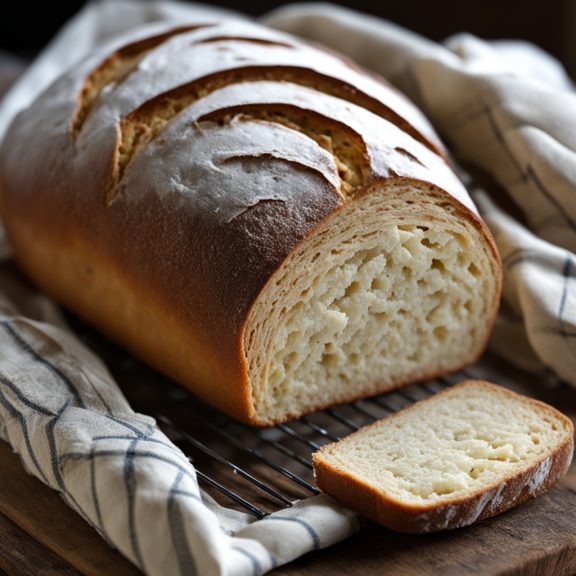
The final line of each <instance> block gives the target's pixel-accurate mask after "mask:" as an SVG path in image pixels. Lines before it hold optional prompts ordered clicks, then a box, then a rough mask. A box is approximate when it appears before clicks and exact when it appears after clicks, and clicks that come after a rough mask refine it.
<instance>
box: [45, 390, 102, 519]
mask: <svg viewBox="0 0 576 576" xmlns="http://www.w3.org/2000/svg"><path fill="white" fill-rule="evenodd" d="M68 406H70V401H69V400H66V402H64V404H63V405H62V406H61V407H60V410H58V412H57V413H56V414H55V415H54V417H53V418H51V419H50V421H49V422H48V424H47V425H46V438H47V440H48V447H49V449H50V462H51V464H52V474H53V476H54V478H55V479H56V483H57V485H58V489H59V490H60V493H61V494H62V497H63V498H64V500H66V501H67V503H68V505H69V506H70V507H71V508H73V509H74V510H76V512H77V513H78V514H80V516H82V518H84V520H86V522H88V524H90V525H92V524H93V523H92V521H91V520H90V518H89V517H88V516H87V515H86V513H85V512H84V511H83V509H82V508H81V507H80V505H79V504H78V502H77V500H76V498H74V496H73V495H72V494H70V492H69V491H68V490H67V488H66V485H65V484H64V479H63V478H62V474H61V472H60V461H59V458H58V449H57V448H56V434H55V430H56V424H58V421H59V420H60V418H61V417H62V415H63V414H64V412H65V411H66V409H67V408H68Z"/></svg>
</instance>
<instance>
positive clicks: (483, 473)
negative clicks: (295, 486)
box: [314, 380, 574, 533]
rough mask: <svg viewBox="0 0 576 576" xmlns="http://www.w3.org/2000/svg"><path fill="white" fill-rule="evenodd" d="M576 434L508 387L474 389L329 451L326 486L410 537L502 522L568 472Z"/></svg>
mask: <svg viewBox="0 0 576 576" xmlns="http://www.w3.org/2000/svg"><path fill="white" fill-rule="evenodd" d="M573 451H574V426H573V425H572V422H571V420H570V419H569V418H567V417H566V416H564V415H563V414H561V413H560V412H558V410H556V409H554V408H552V407H551V406H548V405H547V404H544V403H542V402H539V401H537V400H533V399H530V398H526V397H524V396H521V395H519V394H516V393H514V392H511V391H510V390H507V389H506V388H502V387H500V386H496V385H495V384H490V383H488V382H481V381H472V380H470V381H467V382H464V383H462V384H459V385H457V386H455V387H453V388H451V389H447V390H445V391H444V392H441V393H439V394H437V395H435V396H433V397H432V398H429V399H428V400H424V401H421V402H417V403H416V404H414V405H412V406H411V407H409V408H406V409H404V410H402V411H400V412H397V413H396V414H393V415H392V416H390V417H388V418H385V419H384V420H380V421H378V422H376V423H374V424H372V425H370V426H368V427H366V428H364V429H361V430H359V431H358V432H355V433H354V434H351V435H350V436H348V437H346V438H344V439H343V440H341V441H340V442H337V443H333V444H328V445H326V446H323V447H322V448H321V449H320V451H319V452H317V453H316V454H314V473H315V475H316V482H317V484H318V486H319V487H320V488H321V489H322V490H324V491H326V492H327V493H328V494H331V495H332V496H333V497H334V498H335V499H337V500H339V501H340V502H342V503H343V504H345V505H347V506H349V507H350V508H353V509H355V510H358V511H359V512H361V513H362V514H364V515H366V516H368V517H369V518H371V519H373V520H375V521H376V522H379V523H380V524H383V525H384V526H387V527H388V528H392V529H393V530H399V531H401V532H411V533H422V532H436V531H439V530H446V529H449V528H458V527H461V526H467V525H468V524H472V523H473V522H476V521H477V520H482V519H484V518H489V517H491V516H495V515H496V514H499V513H501V512H504V511H505V510H508V509H510V508H512V507H514V506H517V505H518V504H521V503H522V502H524V501H526V500H528V499H529V498H533V497H534V496H537V495H538V494H540V493H542V492H544V490H546V489H547V488H549V487H550V486H551V485H552V484H554V482H556V481H557V480H558V479H560V478H561V477H562V476H563V475H564V474H565V473H566V471H567V470H568V467H569V466H570V463H571V461H572V454H573Z"/></svg>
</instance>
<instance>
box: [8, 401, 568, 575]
mask: <svg viewBox="0 0 576 576" xmlns="http://www.w3.org/2000/svg"><path fill="white" fill-rule="evenodd" d="M541 395H542V394H541ZM546 396H548V397H547V398H546ZM544 397H545V399H547V400H548V401H550V400H552V399H553V400H555V402H554V403H556V404H558V405H560V407H561V408H562V409H563V410H564V411H565V412H568V413H570V414H576V392H575V391H572V390H563V391H560V393H558V392H554V391H549V393H548V394H546V393H545V394H544ZM2 571H3V572H4V573H5V574H8V575H10V576H19V575H36V574H38V575H39V574H42V575H50V574H64V575H72V574H89V575H96V574H98V575H101V574H104V575H114V576H123V575H131V574H138V573H139V572H138V570H137V569H136V568H134V567H133V566H132V565H131V564H130V563H129V562H128V561H127V560H125V559H124V558H123V557H122V556H120V554H118V553H117V552H115V551H113V550H111V549H110V548H109V547H108V546H107V545H106V544H105V543H104V541H103V540H101V538H100V537H99V536H98V535H97V534H96V532H95V531H94V530H93V529H92V528H91V527H90V526H88V525H87V524H86V523H85V522H84V521H83V520H81V518H80V517H79V516H77V515H76V514H75V513H74V512H73V511H72V510H71V509H69V508H68V507H67V506H66V505H65V504H64V502H63V501H62V500H61V499H60V497H59V496H58V495H57V494H56V493H55V492H54V491H52V490H50V489H49V488H47V487H46V486H44V485H43V484H41V483H40V482H39V481H38V480H36V479H35V478H33V477H31V476H28V475H27V474H26V473H25V471H24V470H23V468H22V466H21V465H20V461H19V460H18V458H17V457H16V456H15V455H14V454H13V453H12V452H11V451H10V448H9V447H8V446H7V445H6V444H4V443H2V442H0V573H2ZM272 574H273V575H275V576H279V575H286V576H288V575H290V576H312V575H314V576H336V575H346V576H356V575H358V576H372V575H380V574H385V575H386V576H397V575H398V576H404V575H405V576H414V575H435V576H440V575H442V576H451V575H454V576H462V575H465V574H475V575H478V574H480V575H483V574H485V575H491V576H492V575H496V574H499V575H504V574H505V575H507V576H511V575H514V574H523V575H525V574H527V575H534V576H548V575H550V576H551V575H554V576H563V575H566V576H568V575H573V574H576V466H575V465H573V466H572V468H571V470H570V472H569V474H568V475H567V476H566V478H564V479H563V480H562V482H561V483H560V484H559V485H558V486H556V487H554V488H553V489H552V490H550V491H549V492H548V493H547V494H544V495H543V496H541V497H539V498H537V499H536V500H534V501H532V502H529V503H527V504H525V505H523V506H521V507H520V508H518V509H516V510H512V511H510V512H507V513H505V514H503V515H501V516H499V517H497V518H494V519H492V520H487V521H484V522H481V523H479V524H477V525H476V526H472V527H470V528H467V529H462V530H457V531H454V532H449V533H442V534H434V535H426V536H407V535H402V534H395V533H393V532H391V531H388V530H385V529H384V528H381V527H378V526H375V525H371V526H369V527H368V528H367V529H365V530H364V531H362V532H361V533H359V534H357V535H356V536H354V537H352V538H350V539H348V540H347V541H345V542H342V543H340V544H338V545H336V546H333V547H332V548H330V549H327V550H323V551H319V552H314V553H311V554H308V555H307V556H305V557H303V558H301V559H299V560H297V561H295V562H293V563H292V564H290V565H289V566H285V567H281V568H278V569H276V570H275V571H274V572H273V573H272Z"/></svg>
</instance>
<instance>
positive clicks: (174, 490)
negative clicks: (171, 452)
mask: <svg viewBox="0 0 576 576" xmlns="http://www.w3.org/2000/svg"><path fill="white" fill-rule="evenodd" d="M183 476H184V474H183V473H182V470H180V471H179V472H178V474H177V475H176V478H175V479H174V482H173V484H172V487H171V488H170V495H169V496H168V505H167V512H168V522H169V524H170V531H171V532H172V542H173V544H174V549H175V550H176V556H177V557H178V566H179V567H180V574H182V576H194V575H195V574H198V569H197V567H196V562H195V560H194V555H193V554H192V551H191V550H190V546H189V545H188V538H187V537H186V528H185V527H184V522H183V520H182V512H181V511H180V507H179V506H178V502H177V501H176V496H177V495H182V494H183V492H180V491H178V486H179V485H180V482H181V480H182V477H183Z"/></svg>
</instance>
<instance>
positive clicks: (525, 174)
mask: <svg viewBox="0 0 576 576" xmlns="http://www.w3.org/2000/svg"><path fill="white" fill-rule="evenodd" d="M486 116H487V117H488V122H489V123H490V126H491V128H492V130H493V132H494V134H495V135H496V139H497V140H498V142H499V143H500V144H501V145H502V147H503V148H504V150H505V152H506V154H507V155H508V157H509V158H510V159H511V160H512V162H513V163H514V165H515V166H516V169H517V170H518V172H519V174H520V177H521V178H522V180H523V181H525V182H528V181H529V180H531V181H532V182H534V184H535V185H536V187H537V188H538V190H540V193H541V194H542V195H543V196H544V197H545V198H546V199H547V200H548V201H549V202H550V204H552V205H553V206H554V207H555V208H556V210H558V213H559V214H560V215H561V216H562V218H564V220H565V221H566V223H567V224H568V225H569V226H570V227H571V228H572V229H573V230H576V222H574V220H572V218H571V217H570V215H569V214H568V213H567V212H566V209H565V208H564V207H563V206H562V204H560V201H559V200H558V198H556V197H555V196H554V195H553V194H552V192H550V190H548V189H547V188H546V186H544V183H543V182H542V180H540V178H539V177H538V175H537V174H536V171H535V170H534V168H533V167H532V166H530V165H529V164H528V165H527V166H526V167H524V166H523V165H522V164H521V163H520V162H519V160H518V159H517V158H516V156H515V155H514V153H513V152H512V150H511V149H510V148H509V146H508V143H507V142H506V139H505V138H504V134H502V131H501V130H500V127H499V126H498V123H497V122H496V119H495V118H494V115H493V114H492V108H491V107H490V106H487V107H486Z"/></svg>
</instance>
